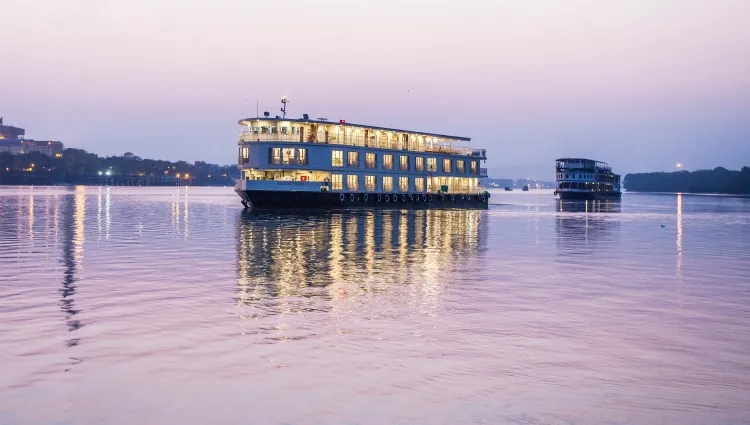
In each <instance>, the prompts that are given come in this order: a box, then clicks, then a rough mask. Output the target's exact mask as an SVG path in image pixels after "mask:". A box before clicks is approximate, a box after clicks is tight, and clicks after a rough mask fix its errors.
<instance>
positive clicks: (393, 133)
mask: <svg viewBox="0 0 750 425" xmlns="http://www.w3.org/2000/svg"><path fill="white" fill-rule="evenodd" d="M238 123H239V124H240V126H241V129H240V134H239V140H240V142H269V141H283V142H306V143H327V144H338V145H350V146H364V147H372V148H381V149H399V150H411V151H417V152H435V153H442V154H452V155H469V156H475V157H481V158H485V157H486V153H485V150H484V149H475V150H472V149H471V144H470V141H471V139H470V138H469V137H461V136H448V135H445V134H437V133H427V132H419V131H411V130H401V129H396V128H387V127H377V126H371V125H363V124H352V123H347V122H345V121H343V120H341V121H339V122H329V121H327V120H325V119H323V118H320V119H317V120H312V119H308V118H302V119H287V118H245V119H242V120H239V122H238Z"/></svg>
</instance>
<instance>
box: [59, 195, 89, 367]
mask: <svg viewBox="0 0 750 425" xmlns="http://www.w3.org/2000/svg"><path fill="white" fill-rule="evenodd" d="M62 217H63V218H62V233H63V239H62V244H61V245H62V254H63V258H62V262H63V266H64V269H63V280H62V288H61V289H60V310H62V312H63V314H64V315H65V323H66V325H67V327H68V332H75V331H76V330H78V329H80V328H81V327H83V323H81V321H80V320H78V319H77V318H76V315H77V314H78V313H79V312H80V310H79V309H77V308H76V305H75V295H76V291H77V285H76V282H78V280H79V279H80V274H81V271H82V268H83V244H84V231H85V218H86V188H85V187H83V186H78V187H76V188H75V192H74V194H73V196H65V197H63V214H62ZM79 342H80V339H79V338H76V337H75V336H71V337H69V338H68V339H66V341H65V344H66V345H67V346H68V347H74V346H77V345H78V344H79ZM70 359H71V360H73V364H75V363H78V362H80V360H78V359H76V358H74V357H70Z"/></svg>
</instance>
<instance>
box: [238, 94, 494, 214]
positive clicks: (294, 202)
mask: <svg viewBox="0 0 750 425" xmlns="http://www.w3.org/2000/svg"><path fill="white" fill-rule="evenodd" d="M282 102H284V100H282ZM282 111H283V109H282ZM264 115H265V117H258V118H246V119H242V120H240V121H239V124H240V126H241V129H240V133H239V143H238V145H239V150H238V163H239V168H240V173H241V178H240V179H238V180H237V185H236V187H235V191H236V192H237V194H238V195H239V196H240V197H242V204H243V205H244V206H245V207H251V208H257V209H287V208H341V207H346V208H351V207H367V208H487V205H488V202H489V193H488V192H486V191H485V190H484V189H483V188H481V187H480V185H479V179H480V178H482V177H486V176H487V170H486V168H481V167H480V163H481V162H482V161H486V159H487V158H486V153H485V150H484V149H472V148H471V146H470V139H469V138H468V137H459V136H447V135H444V134H435V133H427V132H420V131H410V130H399V129H395V128H386V127H377V126H372V125H363V124H351V123H348V122H345V121H344V120H340V121H339V122H329V121H328V120H326V119H324V118H318V119H310V118H309V117H308V115H307V114H305V115H304V116H303V118H299V119H289V118H285V117H276V118H269V117H268V113H267V112H266V113H264Z"/></svg>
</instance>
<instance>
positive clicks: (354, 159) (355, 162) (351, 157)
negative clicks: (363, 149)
mask: <svg viewBox="0 0 750 425" xmlns="http://www.w3.org/2000/svg"><path fill="white" fill-rule="evenodd" d="M347 157H348V161H347V165H348V166H350V167H359V152H349V153H348V154H347Z"/></svg>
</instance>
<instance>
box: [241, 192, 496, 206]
mask: <svg viewBox="0 0 750 425" xmlns="http://www.w3.org/2000/svg"><path fill="white" fill-rule="evenodd" d="M235 192H237V194H238V195H239V196H240V197H241V198H242V200H243V203H245V204H246V206H248V207H251V208H253V209H263V210H268V209H340V208H375V209H380V208H382V209H393V208H399V209H425V208H461V209H487V207H488V204H489V199H488V197H487V196H485V195H458V194H456V195H451V194H446V195H435V194H419V195H417V194H406V195H402V194H389V195H385V194H378V193H341V192H305V191H300V192H293V191H272V190H241V189H236V190H235ZM342 195H343V196H342Z"/></svg>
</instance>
